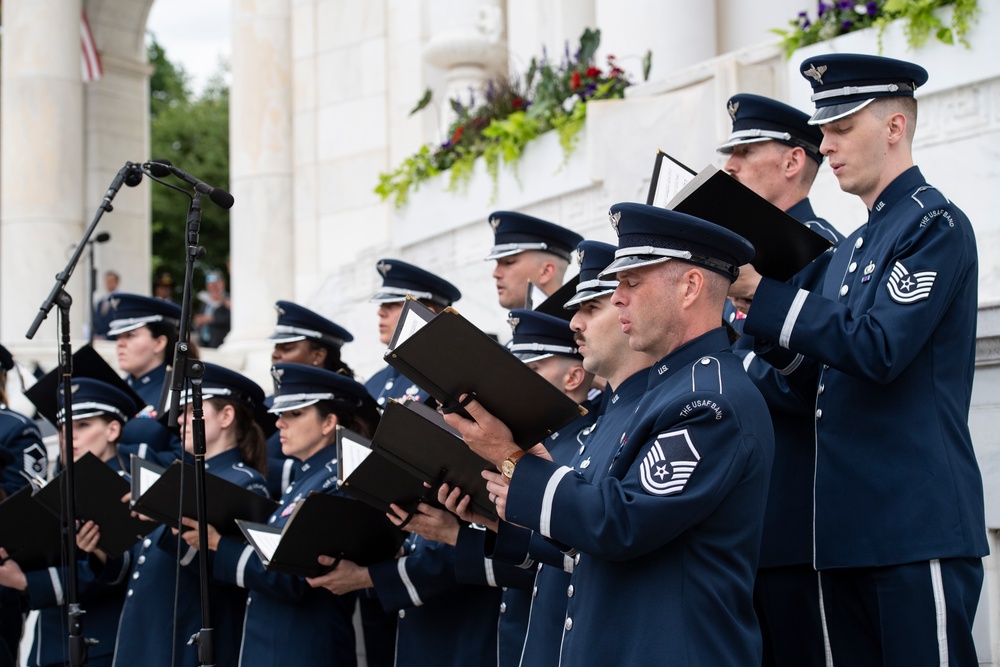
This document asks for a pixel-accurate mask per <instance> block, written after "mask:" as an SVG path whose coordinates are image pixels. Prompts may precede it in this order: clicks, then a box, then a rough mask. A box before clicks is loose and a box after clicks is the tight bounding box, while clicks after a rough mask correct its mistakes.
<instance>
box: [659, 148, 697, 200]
mask: <svg viewBox="0 0 1000 667" xmlns="http://www.w3.org/2000/svg"><path fill="white" fill-rule="evenodd" d="M665 157H666V159H664V160H663V161H662V163H661V164H660V176H659V178H658V179H657V181H656V197H655V198H654V200H653V204H654V205H655V206H661V207H664V208H669V207H667V203H668V202H669V201H670V200H671V199H673V198H674V197H676V196H677V193H678V192H680V191H681V190H682V189H684V186H685V185H687V184H688V183H689V182H690V181H691V179H693V178H694V175H693V174H691V173H690V172H689V171H687V170H686V169H684V168H683V167H681V166H679V165H678V164H677V163H676V162H674V161H673V160H672V159H671V158H670V157H669V156H665Z"/></svg>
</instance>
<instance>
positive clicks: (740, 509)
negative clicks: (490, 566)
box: [446, 204, 774, 665]
mask: <svg viewBox="0 0 1000 667" xmlns="http://www.w3.org/2000/svg"><path fill="white" fill-rule="evenodd" d="M611 219H612V224H613V225H614V226H615V228H616V230H617V232H618V236H619V247H618V250H617V252H616V253H615V254H616V260H615V262H614V263H613V264H611V266H609V267H608V268H607V269H605V271H604V272H603V273H602V275H603V276H617V278H618V280H619V283H618V287H617V288H616V290H615V292H614V295H613V297H612V303H613V304H614V305H615V307H616V308H617V309H618V315H619V321H620V322H621V326H622V332H623V333H625V334H626V335H627V336H628V337H629V345H630V347H631V348H632V349H633V350H637V351H641V352H645V353H647V354H649V355H651V356H653V357H656V358H658V359H659V361H657V362H656V363H655V364H654V365H653V367H652V369H650V371H649V372H648V374H647V376H646V381H647V385H646V392H645V395H644V396H643V397H642V399H641V400H640V402H639V405H638V406H637V407H636V410H635V412H634V414H633V415H632V416H631V418H630V419H629V421H628V423H627V425H626V426H625V428H624V430H623V432H622V434H621V436H620V438H619V440H618V443H617V446H616V447H615V448H614V452H613V453H609V455H610V465H609V466H607V467H604V466H603V465H602V466H600V467H598V468H596V469H595V470H594V473H593V478H592V479H587V478H586V477H584V475H582V474H580V472H578V471H573V470H571V469H570V468H568V467H566V466H560V465H558V464H556V463H554V462H553V461H551V460H550V459H549V457H548V455H547V453H546V452H545V450H544V448H541V447H535V448H533V454H529V455H524V452H523V451H522V450H520V449H519V448H518V447H517V446H516V445H515V444H514V443H513V441H512V440H511V437H510V431H509V430H508V429H507V427H506V426H504V425H503V424H502V423H500V422H499V421H498V420H497V419H496V418H495V417H493V416H492V415H490V414H489V413H487V412H486V411H485V410H484V409H483V408H482V406H481V405H479V404H478V403H477V402H476V401H475V400H473V401H471V402H470V403H469V407H468V408H467V410H468V412H469V414H470V415H471V416H472V417H473V419H472V420H468V419H465V418H463V417H461V416H455V415H447V416H446V419H447V421H448V423H449V424H451V425H452V426H454V427H455V428H457V429H459V431H460V432H461V433H462V435H463V437H464V438H465V441H466V443H468V444H469V445H470V447H472V448H473V449H474V450H475V451H477V452H478V453H479V454H480V455H482V456H484V458H486V459H487V460H489V461H490V462H491V463H493V464H495V465H496V466H497V467H498V469H500V470H502V473H491V472H488V471H487V472H484V473H483V475H484V477H487V478H488V485H487V488H488V489H489V490H490V492H491V493H493V494H495V502H496V506H497V511H498V513H499V514H500V515H501V516H502V517H504V518H505V519H506V520H508V521H511V522H513V523H516V524H519V525H522V526H526V527H528V528H531V529H533V530H536V531H538V532H539V533H540V534H541V535H543V536H545V537H548V538H551V539H554V540H556V541H558V542H560V543H562V544H564V545H567V547H568V548H569V547H572V549H570V551H569V553H572V554H574V557H573V561H574V567H573V574H572V578H571V584H570V586H571V588H569V589H568V590H567V593H568V604H567V610H566V617H565V620H564V623H563V632H564V634H563V640H562V649H561V653H560V663H561V664H565V665H581V664H615V665H648V664H658V663H661V662H662V663H670V664H676V665H753V664H758V663H759V662H760V658H761V646H760V633H759V629H758V627H757V619H756V615H755V614H754V611H753V603H752V589H753V577H754V573H755V571H756V566H757V553H758V549H759V546H760V532H761V529H760V523H761V518H762V516H763V512H764V505H765V500H766V495H767V475H768V471H769V469H770V464H771V453H772V450H773V442H774V439H773V434H772V431H771V423H770V419H769V418H768V415H767V407H766V405H765V404H764V401H763V399H762V398H761V396H760V393H759V392H758V391H757V390H756V388H754V387H753V385H752V384H751V383H750V381H749V379H747V377H746V373H745V372H744V371H743V368H742V365H741V363H740V361H739V359H738V358H737V357H736V356H735V355H734V354H733V353H732V351H731V350H730V349H729V340H728V336H727V335H726V332H725V329H724V328H722V327H721V326H719V323H720V321H721V318H722V309H723V304H724V302H725V298H726V292H727V290H728V288H729V284H730V282H731V281H732V280H733V278H735V276H736V275H737V274H738V271H739V270H738V268H737V267H738V266H739V265H740V264H744V263H746V262H747V261H749V259H750V258H751V257H752V256H753V253H754V251H753V247H752V246H751V245H750V243H748V242H747V241H746V240H745V239H743V238H741V237H739V236H737V235H735V234H733V233H732V232H729V231H728V230H725V229H723V228H721V227H718V226H716V225H713V224H711V223H707V222H705V221H703V220H700V219H698V218H693V217H691V216H687V215H684V214H680V213H676V212H673V211H668V210H664V209H659V208H656V207H652V206H644V205H641V204H616V205H615V206H613V207H612V208H611ZM592 467H593V464H592ZM508 485H509V486H508ZM569 595H571V597H569Z"/></svg>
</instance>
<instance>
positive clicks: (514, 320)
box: [507, 316, 521, 333]
mask: <svg viewBox="0 0 1000 667" xmlns="http://www.w3.org/2000/svg"><path fill="white" fill-rule="evenodd" d="M520 323H521V318H520V317H514V316H510V317H508V318H507V324H509V325H510V330H511V332H513V333H517V325H518V324H520Z"/></svg>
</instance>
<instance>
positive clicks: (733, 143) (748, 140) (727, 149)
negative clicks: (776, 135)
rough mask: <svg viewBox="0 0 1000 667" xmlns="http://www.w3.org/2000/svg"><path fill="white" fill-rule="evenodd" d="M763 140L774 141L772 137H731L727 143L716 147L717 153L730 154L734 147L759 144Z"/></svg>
mask: <svg viewBox="0 0 1000 667" xmlns="http://www.w3.org/2000/svg"><path fill="white" fill-rule="evenodd" d="M762 141H772V139H771V137H742V138H740V139H730V140H729V141H727V142H726V143H724V144H722V145H721V146H719V147H718V148H716V149H715V151H716V152H717V153H725V154H727V155H728V154H729V153H732V152H733V149H734V148H736V147H737V146H742V145H743V144H759V143H760V142H762Z"/></svg>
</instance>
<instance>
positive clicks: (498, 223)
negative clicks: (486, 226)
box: [490, 217, 500, 234]
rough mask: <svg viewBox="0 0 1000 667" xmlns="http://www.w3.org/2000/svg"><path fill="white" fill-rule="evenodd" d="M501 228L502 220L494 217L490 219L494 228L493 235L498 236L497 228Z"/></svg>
mask: <svg viewBox="0 0 1000 667" xmlns="http://www.w3.org/2000/svg"><path fill="white" fill-rule="evenodd" d="M499 226H500V218H497V217H492V218H490V227H492V228H493V233H494V234H496V232H497V227H499Z"/></svg>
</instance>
